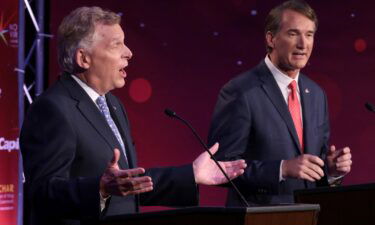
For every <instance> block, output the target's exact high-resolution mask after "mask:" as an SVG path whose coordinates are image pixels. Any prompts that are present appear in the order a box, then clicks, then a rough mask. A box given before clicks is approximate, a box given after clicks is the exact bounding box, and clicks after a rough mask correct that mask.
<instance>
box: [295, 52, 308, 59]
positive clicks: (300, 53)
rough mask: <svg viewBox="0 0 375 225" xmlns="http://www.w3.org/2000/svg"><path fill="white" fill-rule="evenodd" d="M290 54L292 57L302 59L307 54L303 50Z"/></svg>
mask: <svg viewBox="0 0 375 225" xmlns="http://www.w3.org/2000/svg"><path fill="white" fill-rule="evenodd" d="M292 56H293V58H297V59H304V58H305V57H306V56H307V54H306V53H304V52H293V53H292Z"/></svg>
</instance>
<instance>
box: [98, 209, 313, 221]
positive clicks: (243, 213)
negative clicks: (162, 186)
mask: <svg viewBox="0 0 375 225" xmlns="http://www.w3.org/2000/svg"><path fill="white" fill-rule="evenodd" d="M318 212H319V205H316V204H292V205H278V206H262V207H249V208H224V207H191V208H183V209H175V210H166V211H159V212H147V213H139V214H129V215H121V216H115V217H112V218H108V219H107V220H106V221H103V222H102V223H101V225H146V224H147V225H150V224H152V225H177V224H178V225H210V224H215V225H224V224H225V225H316V223H317V216H318Z"/></svg>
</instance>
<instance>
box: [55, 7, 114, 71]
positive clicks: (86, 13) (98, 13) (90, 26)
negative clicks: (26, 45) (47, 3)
mask: <svg viewBox="0 0 375 225" xmlns="http://www.w3.org/2000/svg"><path fill="white" fill-rule="evenodd" d="M120 22H121V17H120V16H119V15H117V14H116V13H114V12H111V11H106V10H103V9H101V8H100V7H80V8H77V9H75V10H73V11H72V12H71V13H70V14H69V15H67V16H66V17H65V18H64V19H63V21H62V22H61V24H60V26H59V29H58V32H57V43H58V44H57V46H58V49H57V51H58V61H59V65H60V67H61V69H62V70H63V71H64V72H68V73H71V74H73V73H77V72H81V71H82V68H80V67H79V66H78V65H77V63H76V61H75V54H76V52H77V50H78V49H79V48H84V49H88V48H89V47H90V46H91V43H92V38H93V35H94V32H95V25H97V24H104V25H114V24H120Z"/></svg>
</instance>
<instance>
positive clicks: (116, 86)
mask: <svg viewBox="0 0 375 225" xmlns="http://www.w3.org/2000/svg"><path fill="white" fill-rule="evenodd" d="M124 86H125V80H122V81H118V82H116V84H115V88H122V87H124Z"/></svg>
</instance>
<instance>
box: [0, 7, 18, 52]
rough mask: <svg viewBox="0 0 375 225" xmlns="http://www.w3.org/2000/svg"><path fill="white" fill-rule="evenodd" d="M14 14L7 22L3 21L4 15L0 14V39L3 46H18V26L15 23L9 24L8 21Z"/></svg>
mask: <svg viewBox="0 0 375 225" xmlns="http://www.w3.org/2000/svg"><path fill="white" fill-rule="evenodd" d="M13 17H14V14H13V15H12V16H10V17H9V18H8V20H7V21H5V20H4V13H3V12H2V13H1V16H0V39H1V40H2V42H3V43H4V44H5V45H10V46H11V47H17V46H18V24H17V23H10V22H9V21H10V20H12V19H13ZM5 34H7V35H9V39H8V40H7V38H6V35H5Z"/></svg>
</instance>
